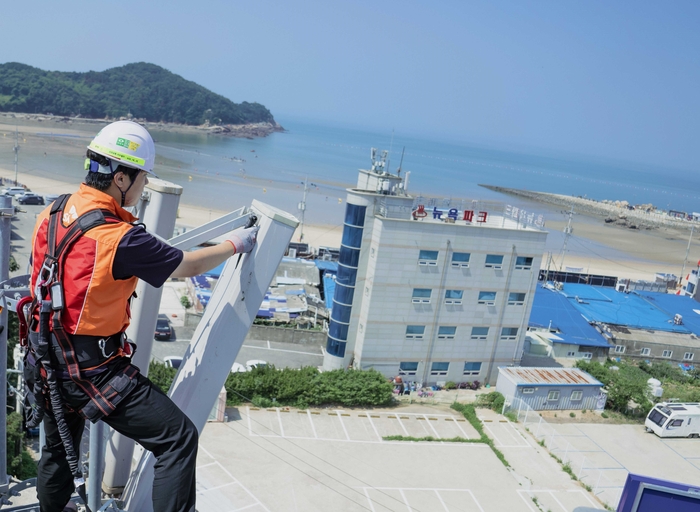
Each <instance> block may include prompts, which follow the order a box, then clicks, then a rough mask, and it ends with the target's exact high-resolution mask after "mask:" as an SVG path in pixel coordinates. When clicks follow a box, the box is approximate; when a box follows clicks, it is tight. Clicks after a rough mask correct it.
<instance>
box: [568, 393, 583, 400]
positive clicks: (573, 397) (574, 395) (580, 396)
mask: <svg viewBox="0 0 700 512" xmlns="http://www.w3.org/2000/svg"><path fill="white" fill-rule="evenodd" d="M582 399H583V391H572V392H571V401H572V402H578V401H580V400H582Z"/></svg>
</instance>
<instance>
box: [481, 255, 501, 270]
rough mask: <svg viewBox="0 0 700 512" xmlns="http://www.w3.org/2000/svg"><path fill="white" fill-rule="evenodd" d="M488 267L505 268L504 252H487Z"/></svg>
mask: <svg viewBox="0 0 700 512" xmlns="http://www.w3.org/2000/svg"><path fill="white" fill-rule="evenodd" d="M484 266H485V267H486V268H495V269H496V270H498V269H501V268H503V255H502V254H487V255H486V265H484Z"/></svg>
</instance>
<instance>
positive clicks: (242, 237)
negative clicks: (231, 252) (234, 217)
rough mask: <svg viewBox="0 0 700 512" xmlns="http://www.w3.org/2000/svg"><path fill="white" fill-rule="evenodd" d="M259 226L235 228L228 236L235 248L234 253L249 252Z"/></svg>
mask: <svg viewBox="0 0 700 512" xmlns="http://www.w3.org/2000/svg"><path fill="white" fill-rule="evenodd" d="M259 230H260V227H259V226H253V227H252V228H243V229H237V230H236V231H234V232H233V234H232V235H231V236H230V237H229V238H228V241H229V242H231V245H233V248H234V249H235V250H236V254H243V253H244V252H250V251H252V250H253V246H254V245H255V242H256V241H257V238H258V231H259Z"/></svg>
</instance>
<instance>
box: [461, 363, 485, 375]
mask: <svg viewBox="0 0 700 512" xmlns="http://www.w3.org/2000/svg"><path fill="white" fill-rule="evenodd" d="M480 373H481V363H470V362H466V363H464V371H463V372H462V374H463V375H479V374H480Z"/></svg>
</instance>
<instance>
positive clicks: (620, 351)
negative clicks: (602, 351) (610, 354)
mask: <svg viewBox="0 0 700 512" xmlns="http://www.w3.org/2000/svg"><path fill="white" fill-rule="evenodd" d="M615 353H616V354H624V353H625V346H624V345H615Z"/></svg>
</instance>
